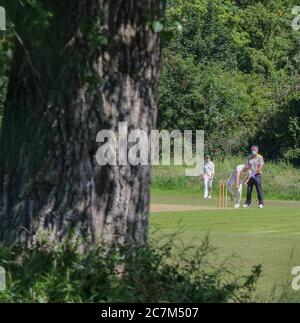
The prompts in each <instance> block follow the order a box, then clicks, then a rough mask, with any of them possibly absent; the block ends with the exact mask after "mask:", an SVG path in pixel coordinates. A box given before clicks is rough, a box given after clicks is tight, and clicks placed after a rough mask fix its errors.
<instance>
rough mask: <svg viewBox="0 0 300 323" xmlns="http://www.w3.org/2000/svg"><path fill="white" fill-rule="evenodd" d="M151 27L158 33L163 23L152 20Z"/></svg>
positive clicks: (161, 29)
mask: <svg viewBox="0 0 300 323" xmlns="http://www.w3.org/2000/svg"><path fill="white" fill-rule="evenodd" d="M152 29H153V31H154V32H155V33H160V32H161V31H163V29H164V25H163V24H162V23H161V22H159V21H153V22H152Z"/></svg>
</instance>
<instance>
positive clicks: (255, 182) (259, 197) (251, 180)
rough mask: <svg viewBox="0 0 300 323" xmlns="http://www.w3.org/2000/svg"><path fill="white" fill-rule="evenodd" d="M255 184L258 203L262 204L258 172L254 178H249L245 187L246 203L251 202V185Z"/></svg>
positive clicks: (260, 181) (260, 178) (260, 182)
mask: <svg viewBox="0 0 300 323" xmlns="http://www.w3.org/2000/svg"><path fill="white" fill-rule="evenodd" d="M254 186H255V188H256V191H257V197H258V202H259V204H264V198H263V190H262V176H261V175H260V174H258V175H256V177H255V179H254V178H250V180H249V182H248V187H247V201H246V204H248V205H250V204H251V199H252V192H253V187H254Z"/></svg>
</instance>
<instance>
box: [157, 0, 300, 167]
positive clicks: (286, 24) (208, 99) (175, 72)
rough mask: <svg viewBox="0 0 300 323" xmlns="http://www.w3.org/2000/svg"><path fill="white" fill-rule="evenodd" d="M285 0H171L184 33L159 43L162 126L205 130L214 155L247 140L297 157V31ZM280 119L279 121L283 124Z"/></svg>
mask: <svg viewBox="0 0 300 323" xmlns="http://www.w3.org/2000/svg"><path fill="white" fill-rule="evenodd" d="M292 7H293V6H292V4H291V2H290V1H287V0H279V1H278V0H265V1H252V0H244V1H234V0H226V1H224V0H216V1H208V0H192V1H183V0H173V1H170V2H169V8H168V12H167V13H168V19H169V20H171V21H172V20H174V19H177V20H180V21H181V22H182V25H183V32H182V33H177V34H176V36H175V37H173V39H172V40H171V41H170V42H168V43H167V44H166V46H165V51H164V65H163V66H164V69H163V73H162V78H161V85H160V94H161V95H160V110H159V111H160V112H159V127H160V128H172V129H173V128H176V129H177V128H178V129H182V130H183V129H204V130H205V131H206V141H207V145H206V147H207V150H208V151H210V152H211V153H213V154H223V155H226V154H228V153H235V152H240V151H243V150H245V149H247V148H248V146H249V145H250V144H251V143H254V142H255V143H258V144H259V145H260V146H262V148H263V151H264V153H265V154H266V155H267V156H268V157H269V158H272V159H274V158H278V157H281V158H282V157H285V158H288V159H290V160H298V161H299V158H300V155H299V116H300V114H299V113H300V112H299V109H300V96H299V55H300V40H299V34H298V33H297V32H293V30H292V28H291V21H292V19H293V16H292ZM282 121H284V122H282Z"/></svg>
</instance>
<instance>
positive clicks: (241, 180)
mask: <svg viewBox="0 0 300 323" xmlns="http://www.w3.org/2000/svg"><path fill="white" fill-rule="evenodd" d="M250 177H251V171H250V168H249V165H238V166H237V167H236V168H235V170H234V171H233V173H232V174H231V177H230V178H229V180H228V181H227V187H228V191H229V192H230V194H231V196H232V198H233V199H234V203H235V204H234V207H235V208H236V209H238V208H240V207H241V198H242V193H243V185H244V184H245V185H247V183H248V181H249V179H250Z"/></svg>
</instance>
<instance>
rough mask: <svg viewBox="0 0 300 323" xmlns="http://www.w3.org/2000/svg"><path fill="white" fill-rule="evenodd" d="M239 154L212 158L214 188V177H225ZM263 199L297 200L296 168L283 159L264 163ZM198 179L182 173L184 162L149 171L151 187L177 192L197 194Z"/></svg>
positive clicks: (299, 177)
mask: <svg viewBox="0 0 300 323" xmlns="http://www.w3.org/2000/svg"><path fill="white" fill-rule="evenodd" d="M243 162H244V160H243V158H240V157H232V158H229V159H224V160H216V161H215V164H216V176H215V183H214V184H215V187H214V191H215V192H216V191H217V189H218V181H219V180H221V179H227V178H229V176H230V175H231V173H232V171H233V169H234V167H235V166H237V165H238V164H242V163H243ZM263 185H264V193H265V198H266V199H280V200H300V169H299V168H295V167H293V166H292V165H291V164H288V163H284V162H277V163H274V162H272V163H266V166H265V171H264V177H263ZM201 186H202V183H201V181H200V179H199V178H198V177H186V176H185V167H184V166H155V167H153V173H152V190H153V191H154V192H159V191H173V192H174V194H176V193H175V192H178V193H180V194H185V193H187V194H199V192H200V187H201Z"/></svg>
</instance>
